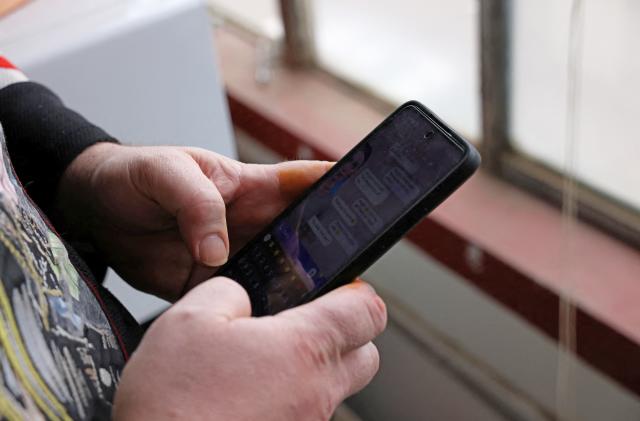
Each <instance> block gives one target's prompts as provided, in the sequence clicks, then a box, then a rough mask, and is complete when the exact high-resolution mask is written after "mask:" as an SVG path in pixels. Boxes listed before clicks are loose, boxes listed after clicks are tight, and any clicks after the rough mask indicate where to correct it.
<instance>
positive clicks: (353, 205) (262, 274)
mask: <svg viewBox="0 0 640 421" xmlns="http://www.w3.org/2000/svg"><path fill="white" fill-rule="evenodd" d="M464 155H465V151H464V150H463V149H462V147H461V146H460V145H458V144H457V143H455V142H454V141H453V140H451V139H450V138H449V137H448V136H447V135H446V134H445V133H443V132H442V131H441V129H440V128H439V127H438V126H436V125H435V124H433V123H432V122H431V121H430V120H429V119H428V118H427V117H426V116H425V115H424V114H423V113H421V112H420V110H419V109H417V108H416V107H414V106H411V105H408V106H406V107H405V108H403V109H401V110H400V111H399V112H397V113H395V114H394V115H393V116H392V117H390V118H389V119H387V120H386V121H385V122H384V123H383V124H382V125H381V126H379V127H378V128H377V129H376V130H374V131H373V132H372V133H371V134H370V135H369V136H368V137H367V139H366V140H365V141H363V142H361V143H360V144H359V145H358V146H356V147H355V148H354V149H353V150H352V151H351V152H350V153H349V154H348V155H347V157H345V158H343V159H342V160H341V161H340V162H338V163H337V164H336V166H334V167H333V168H332V169H331V170H330V172H329V173H328V174H327V176H326V177H325V178H324V179H323V180H321V182H320V183H316V185H314V186H313V187H312V188H311V189H310V190H309V191H308V192H307V194H306V196H305V197H304V198H303V199H302V200H301V201H300V202H299V203H297V205H295V206H294V207H293V208H290V209H289V210H288V211H287V212H285V213H284V214H283V215H281V216H280V217H278V219H276V221H275V222H274V223H273V224H272V226H271V228H270V229H269V231H268V232H267V233H263V235H262V238H261V241H254V242H253V243H252V244H251V245H250V246H249V247H248V248H245V249H243V250H241V251H240V253H242V254H241V255H239V256H238V259H237V260H236V264H235V265H233V267H231V268H229V269H228V270H225V271H223V273H222V274H224V275H226V276H229V277H231V278H233V279H237V280H238V281H239V282H241V283H242V284H243V286H244V287H245V288H246V289H247V290H248V291H249V295H250V296H251V299H252V303H253V305H254V306H256V305H258V306H260V307H261V308H260V309H254V313H261V314H274V313H277V312H278V311H281V310H283V309H286V308H289V307H292V306H294V305H297V304H299V303H300V302H302V301H304V300H306V299H307V298H309V297H310V296H313V295H315V294H316V293H317V292H318V291H319V290H320V289H322V288H323V287H324V286H325V285H326V284H327V283H328V282H329V281H331V280H332V278H334V277H335V276H337V275H338V274H339V273H340V272H341V271H342V270H343V269H344V268H345V267H346V266H347V265H348V264H349V263H350V262H352V261H353V260H354V258H355V257H357V256H358V255H359V254H360V253H362V252H363V251H364V250H366V248H367V247H369V246H370V245H371V244H372V243H373V242H375V240H376V239H377V238H378V237H380V236H381V235H382V234H383V233H384V232H385V231H386V230H387V229H389V228H390V227H391V226H393V225H394V223H395V222H396V221H398V220H399V219H400V218H401V217H402V216H403V215H404V214H405V213H406V212H407V211H409V210H410V209H411V208H412V207H414V206H415V205H416V204H417V203H418V202H420V200H421V199H422V198H423V197H424V196H425V195H426V194H428V193H429V192H430V191H431V190H432V189H433V188H434V187H435V186H436V185H437V184H438V183H439V182H440V181H442V180H443V179H444V178H446V176H447V175H448V174H449V173H450V172H451V171H452V170H453V169H454V168H455V167H456V166H457V164H458V163H460V162H461V160H463V159H464Z"/></svg>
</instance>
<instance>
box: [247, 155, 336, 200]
mask: <svg viewBox="0 0 640 421" xmlns="http://www.w3.org/2000/svg"><path fill="white" fill-rule="evenodd" d="M333 165H334V163H333V162H327V161H302V160H301V161H287V162H281V163H279V164H274V165H257V164H252V165H247V166H246V167H245V169H244V170H243V171H242V176H241V180H240V184H241V190H242V191H244V192H246V191H247V190H260V191H262V192H263V193H264V194H265V195H270V196H272V197H278V196H279V197H281V198H283V199H285V200H286V201H291V200H292V199H294V198H296V197H297V196H299V195H300V194H301V193H302V192H304V190H306V189H307V188H308V187H309V186H310V185H311V184H313V183H314V182H316V181H317V180H318V179H319V178H320V177H322V176H323V175H324V174H325V173H326V172H327V171H328V170H329V169H330V168H331V167H332V166H333Z"/></svg>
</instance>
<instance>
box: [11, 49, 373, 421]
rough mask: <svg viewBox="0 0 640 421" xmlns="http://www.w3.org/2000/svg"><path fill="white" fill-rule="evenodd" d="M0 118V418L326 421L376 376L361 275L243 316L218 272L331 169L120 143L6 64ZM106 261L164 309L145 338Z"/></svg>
mask: <svg viewBox="0 0 640 421" xmlns="http://www.w3.org/2000/svg"><path fill="white" fill-rule="evenodd" d="M96 100H99V99H96ZM0 127H1V129H0V141H1V147H0V153H1V154H2V157H1V158H2V159H0V166H1V167H0V225H1V228H0V256H1V257H0V280H1V282H0V371H1V378H0V387H1V388H2V390H1V391H0V412H1V413H2V417H3V418H7V419H44V418H46V419H89V418H92V419H107V418H111V417H113V418H114V419H117V420H120V419H122V420H130V419H131V420H133V419H136V420H137V419H154V420H162V419H176V418H183V419H213V420H254V419H260V420H302V419H304V420H326V419H328V418H329V417H330V416H331V414H332V412H333V411H334V409H335V408H336V406H337V405H338V404H339V403H340V402H341V401H342V400H343V399H345V397H347V396H349V395H351V394H353V393H355V392H357V391H358V390H360V389H361V388H363V387H364V386H365V385H366V384H367V383H368V382H369V381H370V380H371V379H372V377H373V375H374V374H375V372H376V371H377V369H378V363H379V356H378V352H377V350H376V348H375V346H374V345H373V344H372V342H371V341H372V340H373V339H374V338H375V337H376V336H377V335H378V334H379V333H380V332H381V331H382V330H383V329H384V326H385V323H386V309H385V305H384V303H383V301H382V300H381V299H380V297H379V296H378V295H377V294H376V293H375V291H374V290H373V288H371V287H370V286H369V285H367V284H366V283H364V282H362V281H356V282H354V283H352V284H350V285H347V286H344V287H341V288H339V289H337V290H334V291H332V292H330V293H328V294H326V295H324V296H322V297H320V298H318V299H316V300H314V301H312V302H310V303H308V304H305V305H302V306H299V307H297V308H294V309H290V310H287V311H283V312H281V313H279V314H277V315H275V316H268V317H261V318H252V317H251V308H250V302H249V299H248V297H247V294H246V292H245V291H244V289H243V288H242V287H241V286H240V285H239V284H237V283H235V282H234V281H232V280H230V279H226V278H221V277H214V274H215V270H216V268H217V267H219V266H220V265H222V264H223V263H224V262H225V261H226V260H227V258H228V256H229V255H230V254H233V253H234V252H235V251H236V250H237V249H238V248H239V247H240V246H242V244H243V243H245V242H246V241H247V240H248V239H250V238H251V237H252V235H254V234H255V233H256V232H257V231H259V230H260V228H261V227H263V226H264V225H265V224H266V223H268V222H269V221H270V220H271V219H272V218H273V217H274V216H276V215H277V214H278V213H279V212H280V211H281V210H282V209H283V208H284V207H285V206H286V205H287V204H288V203H289V202H291V201H292V200H293V199H294V198H295V197H296V196H298V195H299V194H300V193H301V192H302V191H303V190H304V189H305V188H307V187H308V186H309V185H310V184H311V183H313V182H314V181H315V180H316V179H317V178H318V177H320V176H321V175H322V174H323V173H324V172H325V171H326V170H327V169H328V168H329V167H330V166H331V163H327V162H317V161H292V162H285V163H281V164H276V165H255V164H244V163H240V162H237V161H234V160H232V159H229V158H226V157H224V156H221V155H218V154H215V153H213V152H210V151H207V150H202V149H196V148H187V147H135V146H125V145H121V144H119V143H118V142H117V141H116V140H115V139H114V138H113V137H111V136H109V135H108V134H107V133H106V132H105V131H103V130H102V129H100V128H98V127H96V126H94V125H93V124H91V123H89V122H88V121H87V120H85V119H84V118H83V117H82V116H80V115H79V114H77V113H75V112H74V111H72V110H70V109H68V108H66V107H65V106H64V105H63V103H62V102H61V100H60V99H59V98H58V97H57V96H56V95H54V94H53V93H52V92H51V91H50V90H48V89H47V88H46V87H44V86H42V85H40V84H37V83H35V82H31V81H28V80H27V78H26V77H25V75H24V74H23V73H22V72H20V70H18V69H17V68H15V66H13V65H12V64H11V63H10V62H9V61H7V60H6V59H4V58H0ZM107 265H108V266H110V267H112V268H114V269H115V270H116V271H117V272H118V273H119V274H120V275H121V276H122V277H123V278H124V279H125V280H127V282H129V283H130V284H131V285H132V286H134V287H135V288H138V289H140V290H143V291H146V292H149V293H152V294H155V295H157V296H159V297H162V298H165V299H167V300H170V301H172V302H174V304H173V305H172V306H171V307H170V308H169V309H168V310H167V311H166V312H165V313H164V314H162V315H161V316H160V317H158V318H157V320H156V321H155V322H154V323H153V324H152V325H151V326H150V328H149V329H148V330H147V331H146V333H144V334H143V332H142V330H141V328H140V326H138V324H137V323H136V322H135V320H134V319H133V318H132V317H131V316H130V315H129V313H127V311H126V309H125V308H124V307H123V306H122V305H121V304H120V303H118V301H117V300H116V299H115V298H114V297H113V296H112V295H111V294H110V293H109V291H108V290H106V289H105V288H104V287H103V286H102V285H101V283H100V281H99V280H100V279H101V278H102V277H103V276H104V273H105V270H106V266H107Z"/></svg>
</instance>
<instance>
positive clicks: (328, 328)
mask: <svg viewBox="0 0 640 421" xmlns="http://www.w3.org/2000/svg"><path fill="white" fill-rule="evenodd" d="M250 314H251V306H250V303H249V298H248V296H247V294H246V292H245V291H244V289H242V287H241V286H240V285H238V284H237V283H235V282H233V281H230V280H229V279H226V278H214V279H212V280H209V281H206V282H204V283H202V284H200V285H198V286H197V287H195V288H194V289H192V290H191V291H190V292H189V293H188V294H187V295H186V296H185V297H183V298H182V299H181V300H180V301H178V302H177V303H176V304H175V305H174V306H172V307H171V308H170V309H169V310H168V311H167V312H165V313H164V314H163V315H162V316H161V317H160V318H159V319H158V320H157V321H156V322H155V323H154V324H153V325H152V326H151V327H150V329H149V330H148V332H147V334H146V335H145V337H144V338H143V340H142V342H141V343H140V345H139V347H138V348H137V350H136V351H135V353H134V354H133V355H132V357H131V359H130V360H129V362H128V363H127V365H126V366H125V369H124V371H123V374H122V379H121V382H120V385H119V387H118V390H117V392H116V397H115V402H114V404H115V406H114V419H115V420H138V419H153V420H164V419H188V420H199V419H207V420H237V421H245V420H247V421H248V420H266V421H270V420H273V421H276V420H277V421H287V420H296V421H297V420H310V421H314V420H328V419H329V417H330V416H331V415H332V413H333V411H334V410H335V408H336V406H337V405H338V404H339V403H340V402H342V401H343V400H344V399H345V398H346V397H347V396H349V395H351V394H353V393H355V392H357V391H359V390H360V389H362V388H363V387H364V386H365V385H367V384H368V383H369V382H370V381H371V379H372V378H373V376H374V374H375V373H376V372H377V370H378V363H379V356H378V351H377V349H376V347H375V346H374V345H373V344H372V343H371V342H370V341H371V340H372V339H373V338H375V337H376V336H377V335H378V334H379V333H380V332H382V330H383V329H384V327H385V324H386V318H387V314H386V309H385V305H384V303H383V302H382V300H381V299H380V297H378V296H377V295H376V294H375V292H374V291H373V289H372V288H371V287H370V286H369V285H367V284H365V283H364V282H361V281H356V282H354V283H352V284H349V285H346V286H343V287H341V288H338V289H336V290H334V291H331V292H330V293H328V294H326V295H324V296H322V297H320V298H318V299H316V300H314V301H312V302H310V303H308V304H305V305H302V306H300V307H296V308H293V309H290V310H286V311H284V312H282V313H279V314H277V315H276V316H271V317H261V318H251V317H250Z"/></svg>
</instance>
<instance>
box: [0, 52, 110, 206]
mask: <svg viewBox="0 0 640 421" xmlns="http://www.w3.org/2000/svg"><path fill="white" fill-rule="evenodd" d="M0 124H2V128H3V130H4V133H5V137H6V141H7V148H8V149H9V155H10V157H11V161H12V163H13V165H14V169H15V171H16V173H17V176H18V179H19V180H20V182H21V183H22V185H23V186H24V188H25V190H26V191H27V193H28V194H29V196H30V197H31V199H32V200H33V201H34V202H35V203H36V204H37V205H38V206H39V207H40V209H42V211H43V212H44V213H45V214H47V216H49V218H50V219H55V217H54V210H55V209H54V208H55V197H56V192H57V189H58V185H59V183H60V179H61V177H62V174H63V173H64V171H65V169H66V168H67V167H68V166H69V164H70V163H71V162H72V161H73V160H74V159H75V158H76V157H77V156H78V155H79V154H80V153H81V152H83V151H84V150H85V149H87V148H88V147H90V146H92V145H94V144H96V143H98V142H105V141H106V142H115V139H114V138H113V137H111V136H109V135H108V134H107V133H106V132H105V131H103V130H102V129H100V128H98V127H96V126H94V125H93V124H91V123H89V122H88V121H87V120H86V119H84V118H83V117H82V116H81V115H79V114H78V113H76V112H74V111H72V110H70V109H69V108H67V107H65V106H64V104H63V103H62V101H61V100H60V98H58V97H57V96H56V95H55V94H54V93H53V92H51V91H50V90H49V89H47V88H46V87H44V86H42V85H40V84H38V83H35V82H30V81H28V80H27V77H26V76H25V75H24V74H23V73H22V72H21V71H20V70H18V69H17V68H15V66H13V65H12V64H11V63H10V62H8V61H7V60H6V59H3V58H2V57H1V56H0Z"/></svg>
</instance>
